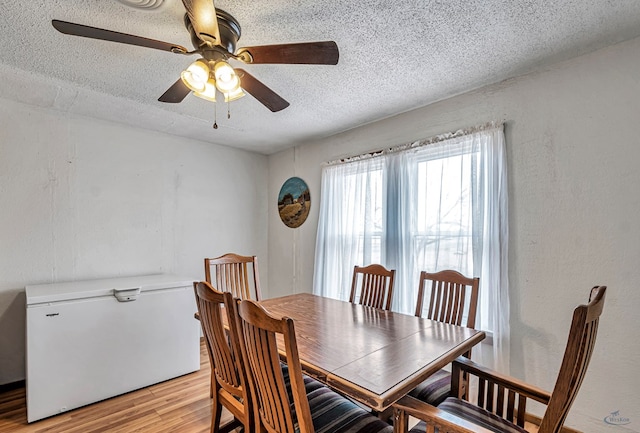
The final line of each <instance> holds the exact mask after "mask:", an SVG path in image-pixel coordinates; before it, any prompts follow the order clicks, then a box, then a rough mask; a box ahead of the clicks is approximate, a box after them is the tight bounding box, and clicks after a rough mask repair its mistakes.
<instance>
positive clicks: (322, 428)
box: [305, 378, 393, 433]
mask: <svg viewBox="0 0 640 433" xmlns="http://www.w3.org/2000/svg"><path fill="white" fill-rule="evenodd" d="M305 388H306V391H307V399H308V400H309V407H310V408H311V418H312V419H313V427H314V429H315V431H316V433H392V432H393V427H392V426H390V425H389V424H387V423H386V422H384V421H382V420H381V419H380V418H378V417H376V416H374V415H372V414H371V413H370V412H367V411H366V410H364V409H362V408H361V407H360V406H358V405H356V404H355V403H353V402H352V401H350V400H348V399H346V398H345V397H343V396H341V395H340V394H337V393H335V392H334V391H331V390H330V389H329V388H327V387H326V386H324V385H322V384H321V383H319V382H317V381H315V380H309V381H307V378H305Z"/></svg>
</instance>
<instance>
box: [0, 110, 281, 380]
mask: <svg viewBox="0 0 640 433" xmlns="http://www.w3.org/2000/svg"><path fill="white" fill-rule="evenodd" d="M0 125H1V127H0V198H1V201H0V203H1V205H0V384H3V383H8V382H13V381H16V380H20V379H23V378H24V339H25V326H24V320H25V300H24V286H25V285H27V284H35V283H47V282H59V281H68V280H78V279H89V278H109V277H118V276H130V275H145V274H152V273H176V274H179V275H184V276H186V277H190V278H195V279H204V271H203V258H204V257H207V256H211V257H213V256H217V255H220V254H223V253H225V252H229V251H234V252H237V253H240V254H247V255H248V254H256V255H258V256H259V257H260V264H261V278H262V279H263V280H264V281H263V285H264V286H267V279H268V258H267V255H266V252H267V234H266V232H267V210H266V209H267V187H266V184H267V174H268V167H267V158H266V157H265V156H263V155H258V154H253V153H249V152H245V151H238V150H233V149H231V148H227V147H224V146H215V145H211V144H208V143H202V142H197V141H193V140H188V139H181V138H178V137H174V136H169V135H166V134H161V133H154V132H150V131H148V130H143V129H136V128H132V127H128V126H122V125H118V124H114V123H109V122H104V121H97V120H91V119H88V118H83V117H78V116H74V115H69V114H64V113H61V112H58V111H53V110H47V109H43V108H36V107H33V106H28V105H23V104H20V103H16V102H12V101H9V100H6V99H0Z"/></svg>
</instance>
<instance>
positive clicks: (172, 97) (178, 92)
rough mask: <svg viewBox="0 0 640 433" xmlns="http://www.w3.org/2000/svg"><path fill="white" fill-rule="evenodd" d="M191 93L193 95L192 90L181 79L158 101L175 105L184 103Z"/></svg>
mask: <svg viewBox="0 0 640 433" xmlns="http://www.w3.org/2000/svg"><path fill="white" fill-rule="evenodd" d="M189 93H191V89H189V88H188V87H187V86H185V84H184V83H183V82H182V79H181V78H178V81H176V82H175V83H173V85H172V86H171V87H169V88H168V89H167V91H166V92H164V93H163V94H162V96H161V97H159V98H158V101H160V102H170V103H174V104H175V103H177V102H182V100H183V99H184V98H186V97H187V95H188V94H189Z"/></svg>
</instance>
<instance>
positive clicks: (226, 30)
mask: <svg viewBox="0 0 640 433" xmlns="http://www.w3.org/2000/svg"><path fill="white" fill-rule="evenodd" d="M216 16H217V17H218V32H219V33H220V45H221V46H222V47H223V48H224V49H226V50H227V51H228V52H229V53H231V54H233V53H235V51H236V45H237V44H238V40H240V33H241V29H240V23H238V21H237V20H236V19H235V18H234V17H233V16H232V15H231V14H229V13H228V12H225V11H223V10H222V9H216ZM184 25H185V27H186V28H187V30H188V31H189V34H190V35H191V43H192V44H193V46H194V47H195V48H196V49H199V48H201V47H202V45H203V44H205V42H203V41H202V39H200V38H199V37H198V35H197V34H196V32H195V31H194V30H193V25H192V24H191V20H189V15H188V14H185V15H184Z"/></svg>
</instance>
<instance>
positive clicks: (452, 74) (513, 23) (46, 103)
mask: <svg viewBox="0 0 640 433" xmlns="http://www.w3.org/2000/svg"><path fill="white" fill-rule="evenodd" d="M136 2H138V3H149V2H145V1H141V0H129V1H124V0H122V1H118V0H42V1H24V0H4V1H3V2H2V3H3V11H2V17H1V18H0V19H1V20H2V27H1V28H0V44H1V45H2V46H3V47H4V48H3V51H2V54H1V55H0V78H1V80H0V97H3V98H8V99H13V100H18V101H21V102H25V103H29V104H34V105H38V106H43V107H52V108H55V109H57V110H61V111H68V112H71V113H75V114H79V115H83V116H90V117H95V118H100V119H107V120H112V121H116V122H121V123H125V124H130V125H136V126H140V127H143V128H148V129H152V130H158V131H162V132H166V133H170V134H175V135H179V136H185V137H190V138H195V139H198V140H202V141H206V142H211V143H217V144H223V145H228V146H233V147H238V148H242V149H247V150H251V151H255V152H260V153H264V154H270V153H274V152H277V151H279V150H282V149H285V148H288V147H291V146H294V145H296V144H299V143H303V142H305V141H308V140H311V139H315V138H320V137H327V136H330V135H333V134H335V133H338V132H341V131H345V130H348V129H351V128H354V127H357V126H359V125H362V124H366V123H370V122H374V121H376V120H380V119H383V118H385V117H389V116H392V115H394V114H398V113H401V112H405V111H408V110H411V109H414V108H417V107H421V106H424V105H427V104H430V103H432V102H435V101H438V100H441V99H443V98H446V97H449V96H452V95H456V94H460V93H462V92H465V91H468V90H471V89H475V88H478V87H481V86H483V85H486V84H490V83H494V82H498V81H502V80H504V79H506V78H510V77H513V76H516V75H520V74H523V73H526V72H528V71H531V70H533V69H535V68H538V67H541V66H544V65H547V64H549V63H553V62H557V61H560V60H563V59H567V58H570V57H574V56H577V55H580V54H583V53H586V52H589V51H592V50H595V49H598V48H601V47H604V46H607V45H610V44H613V43H616V42H620V41H623V40H626V39H630V38H633V37H636V36H639V35H640V1H637V0H609V1H604V0H575V1H570V0H440V1H428V0H393V1H390V0H387V1H380V0H357V1H354V0H325V1H310V0H273V1H260V2H256V1H250V0H235V1H232V0H226V1H225V0H217V1H216V3H215V5H216V7H218V8H220V9H224V10H226V11H227V12H229V13H231V14H232V15H233V16H234V17H235V18H236V19H237V20H238V21H239V22H240V25H241V26H242V36H241V38H240V41H239V43H238V46H239V47H242V46H251V45H265V44H278V43H289V42H306V41H318V40H334V41H336V42H337V44H338V47H339V49H340V60H339V63H338V65H337V66H311V65H246V66H244V67H245V69H247V71H248V72H250V73H251V74H252V75H254V76H255V77H256V78H258V79H259V80H261V81H262V82H263V83H265V84H266V85H268V86H269V87H270V88H272V89H273V90H275V91H276V92H278V93H279V94H280V95H281V96H282V97H283V98H285V99H286V100H288V101H289V102H290V103H291V106H290V107H289V108H287V109H285V110H283V111H281V112H278V113H272V112H270V111H269V110H268V109H266V108H265V107H264V106H262V105H261V104H260V103H259V102H258V101H256V100H255V99H253V98H252V97H251V96H247V97H245V98H242V99H240V100H238V101H236V102H233V103H231V105H230V110H231V118H230V119H227V104H224V103H218V104H217V123H218V125H219V128H218V129H217V130H214V129H212V127H211V125H212V124H213V119H214V107H215V104H213V103H210V102H207V101H204V100H201V99H199V98H196V97H194V96H192V95H190V96H188V97H187V98H186V99H185V100H184V101H183V102H182V103H181V104H163V103H160V102H158V101H157V99H158V97H159V96H160V95H161V94H162V93H163V92H164V91H165V90H166V89H167V88H168V87H169V86H170V85H171V84H173V82H174V81H175V80H176V79H177V78H178V77H179V74H180V71H181V70H182V69H184V68H185V67H186V66H188V65H189V64H190V63H191V62H192V61H193V60H195V57H187V56H182V55H176V54H171V53H168V52H163V51H158V50H153V49H148V48H141V47H136V46H130V45H123V44H118V43H113V42H106V41H99V40H92V39H86V38H80V37H75V36H68V35H63V34H61V33H58V32H57V31H56V30H55V29H54V28H53V27H52V26H51V20H52V19H60V20H65V21H71V22H75V23H79V24H85V25H90V26H94V27H100V28H105V29H109V30H115V31H119V32H123V33H130V34H134V35H139V36H144V37H148V38H152V39H158V40H162V41H166V42H171V43H176V44H180V45H183V46H185V47H189V48H190V47H191V46H192V45H191V42H190V38H189V35H188V33H187V31H186V29H185V27H184V25H183V15H184V8H183V5H182V2H181V1H180V0H164V3H163V2H161V1H158V0H155V1H152V2H150V3H159V4H160V5H159V6H158V5H155V6H158V7H155V8H146V9H139V8H134V7H132V6H131V5H127V3H130V4H135V3H136ZM232 64H233V65H234V66H239V64H234V63H232Z"/></svg>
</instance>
